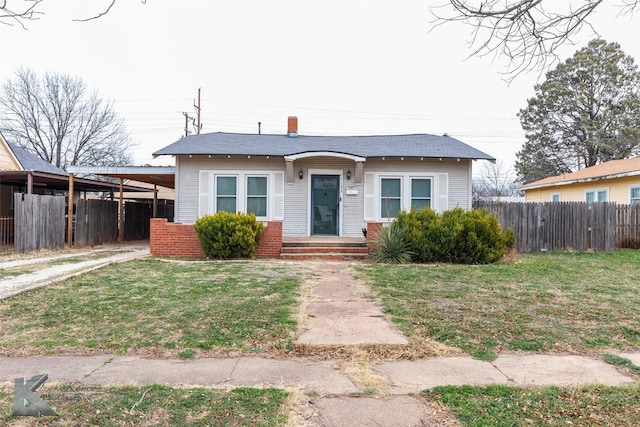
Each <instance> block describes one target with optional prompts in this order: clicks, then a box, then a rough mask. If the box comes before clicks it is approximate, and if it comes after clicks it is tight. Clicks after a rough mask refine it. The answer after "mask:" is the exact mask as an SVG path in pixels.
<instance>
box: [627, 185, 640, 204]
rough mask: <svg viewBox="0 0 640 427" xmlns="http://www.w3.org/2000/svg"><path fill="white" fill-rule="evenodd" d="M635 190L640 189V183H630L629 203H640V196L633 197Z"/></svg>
mask: <svg viewBox="0 0 640 427" xmlns="http://www.w3.org/2000/svg"><path fill="white" fill-rule="evenodd" d="M633 190H638V191H640V185H630V186H629V204H630V205H635V204H640V197H638V198H634V197H633ZM634 200H635V202H634Z"/></svg>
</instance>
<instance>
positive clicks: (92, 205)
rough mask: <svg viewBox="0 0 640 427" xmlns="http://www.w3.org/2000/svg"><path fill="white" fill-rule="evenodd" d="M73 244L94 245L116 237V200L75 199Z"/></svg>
mask: <svg viewBox="0 0 640 427" xmlns="http://www.w3.org/2000/svg"><path fill="white" fill-rule="evenodd" d="M74 224H75V232H74V237H73V242H74V245H75V246H95V245H101V244H103V243H109V242H115V241H116V240H117V239H118V202H114V201H111V200H93V199H91V200H85V199H78V200H77V201H76V214H75V221H74Z"/></svg>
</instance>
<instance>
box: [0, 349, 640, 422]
mask: <svg viewBox="0 0 640 427" xmlns="http://www.w3.org/2000/svg"><path fill="white" fill-rule="evenodd" d="M619 356H621V357H625V358H628V359H630V360H631V361H632V362H633V363H634V364H638V365H640V353H631V354H625V353H621V354H619ZM372 369H373V371H374V372H375V373H376V374H379V375H381V376H382V377H384V379H385V381H386V383H384V384H383V387H382V389H379V390H377V392H376V393H375V394H376V397H365V396H370V395H371V393H370V390H368V389H367V387H366V386H365V385H363V384H358V383H357V380H354V379H353V378H350V377H349V375H347V374H346V373H345V371H344V370H342V369H341V362H340V361H336V360H328V361H310V360H305V359H302V358H297V359H288V360H277V359H267V358H260V357H235V358H218V359H214V358H207V359H197V360H188V361H183V360H167V359H148V358H143V357H137V356H116V355H109V354H107V355H98V356H87V357H65V356H37V357H15V358H14V357H0V384H4V385H5V386H7V387H10V386H11V385H12V384H13V381H14V379H16V378H30V377H32V376H33V375H36V374H48V376H49V382H48V385H49V386H51V385H56V384H75V385H97V386H112V385H136V386H142V387H144V386H146V385H150V384H165V385H170V386H202V387H214V388H235V387H258V388H261V387H278V388H283V389H287V390H290V391H293V390H295V391H297V392H300V393H304V394H300V393H299V394H298V395H304V396H311V395H313V396H316V397H314V398H313V399H310V398H305V399H303V401H302V403H300V406H301V408H298V411H300V412H303V413H304V414H305V416H304V418H305V419H304V421H300V422H295V423H294V425H305V426H325V427H328V426H344V425H349V426H370V425H380V426H419V425H427V426H436V425H445V424H446V425H459V424H457V420H456V419H455V417H452V416H451V414H449V413H443V411H442V408H441V407H439V406H437V405H435V404H433V403H430V402H428V401H426V400H425V399H421V398H420V397H419V394H420V392H422V391H423V390H425V389H429V388H433V387H436V386H444V385H463V384H468V385H490V384H508V385H514V386H531V385H540V386H543V385H559V386H581V385H589V384H605V385H614V386H619V385H627V384H633V383H635V379H634V378H633V377H632V376H630V375H626V374H624V373H621V372H620V371H618V370H617V369H616V368H614V367H613V366H611V365H609V364H606V363H605V362H603V361H602V360H598V359H592V358H588V357H581V356H551V355H503V356H500V357H498V359H496V360H495V361H493V362H484V361H479V360H475V359H472V358H469V357H450V358H434V359H423V360H416V361H397V362H384V363H380V364H378V365H374V366H373V367H372ZM445 421H446V422H445Z"/></svg>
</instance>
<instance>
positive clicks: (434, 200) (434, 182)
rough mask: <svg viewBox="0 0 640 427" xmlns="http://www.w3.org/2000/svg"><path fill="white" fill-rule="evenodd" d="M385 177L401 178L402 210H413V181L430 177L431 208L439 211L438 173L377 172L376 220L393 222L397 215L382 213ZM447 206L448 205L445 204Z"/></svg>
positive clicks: (375, 192)
mask: <svg viewBox="0 0 640 427" xmlns="http://www.w3.org/2000/svg"><path fill="white" fill-rule="evenodd" d="M383 179H399V180H400V210H403V211H407V212H408V211H410V210H411V199H412V194H411V183H412V182H413V180H414V179H428V180H429V181H431V198H430V208H431V209H433V210H435V211H438V204H439V200H438V193H437V192H436V189H437V188H438V185H439V182H438V179H437V174H436V173H425V174H420V173H406V174H397V173H396V174H393V173H376V174H375V181H374V182H375V183H376V188H375V191H374V194H375V206H374V209H375V211H374V213H375V220H376V221H381V222H391V221H393V219H394V218H395V217H391V218H387V217H386V216H383V214H382V211H381V210H382V198H383V194H381V193H382V180H383ZM445 208H446V206H445Z"/></svg>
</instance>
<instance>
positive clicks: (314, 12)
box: [0, 0, 640, 171]
mask: <svg viewBox="0 0 640 427" xmlns="http://www.w3.org/2000/svg"><path fill="white" fill-rule="evenodd" d="M556 1H563V2H565V3H567V4H568V3H570V2H569V1H568V0H556ZM110 2H111V1H110V0H91V1H88V0H74V1H71V0H55V1H54V0H48V1H45V3H44V6H43V7H42V10H43V11H44V12H45V14H44V15H42V16H41V17H40V19H39V20H38V21H34V22H30V23H27V26H28V29H27V30H24V29H22V28H20V27H19V26H14V27H10V26H7V25H2V24H0V46H2V50H1V53H0V81H6V80H7V79H9V78H12V77H13V76H14V75H15V70H16V69H17V68H18V67H21V66H22V67H26V68H31V69H33V70H34V71H35V72H36V73H38V74H39V75H41V74H44V73H45V72H49V71H56V72H63V73H68V74H72V75H76V76H78V77H80V78H82V79H83V80H84V81H85V82H86V83H87V85H88V86H89V87H90V88H91V89H95V90H97V91H98V92H99V93H100V94H101V95H102V96H103V97H104V98H105V99H108V100H113V101H114V103H115V107H116V110H117V111H118V112H119V113H120V114H121V115H122V116H123V117H124V118H125V119H126V122H127V126H128V129H129V131H130V133H131V136H132V138H133V140H134V142H135V143H136V144H137V145H136V147H135V150H134V153H133V154H134V161H135V163H136V164H138V165H143V164H154V165H162V164H172V162H173V160H172V159H170V158H159V159H155V160H154V159H152V157H151V153H152V152H153V151H155V150H158V149H160V148H162V147H164V146H166V145H169V144H171V143H173V142H175V141H176V140H178V139H179V138H180V137H181V135H183V134H184V125H185V119H184V115H183V114H182V113H183V112H188V113H189V114H190V115H191V116H195V109H194V107H193V105H194V100H195V99H196V97H197V92H198V88H201V91H202V92H201V106H202V116H201V120H202V123H203V129H202V132H203V133H204V132H216V131H223V132H242V133H253V132H257V130H258V122H262V132H263V133H285V132H286V124H287V116H290V115H295V116H298V122H299V132H300V134H304V135H366V134H407V133H432V134H443V133H445V132H446V133H448V134H450V135H452V136H454V137H456V138H458V139H460V140H461V141H463V142H465V143H467V144H469V145H471V146H473V147H475V148H478V149H480V150H482V151H484V152H486V153H488V154H490V155H492V156H494V157H496V158H498V159H499V160H503V161H504V162H505V164H507V165H509V166H511V165H513V162H514V161H515V153H516V152H517V151H518V150H519V149H520V148H521V146H522V143H523V142H524V134H523V132H522V130H521V127H520V123H519V121H518V118H517V117H516V114H517V112H518V110H519V109H520V108H523V107H525V106H526V100H527V98H529V97H531V96H533V94H534V89H533V86H534V84H535V83H536V81H538V79H539V78H540V76H539V74H538V73H528V74H526V75H521V76H519V77H518V78H517V79H516V80H515V81H514V82H512V83H511V84H510V85H508V84H507V83H506V82H505V81H504V79H503V78H504V76H502V75H501V73H502V72H503V71H504V61H503V60H502V59H500V58H498V59H496V60H493V61H492V59H491V58H471V59H468V60H465V59H466V58H467V56H468V55H469V53H470V52H469V49H468V45H467V43H466V42H467V40H468V38H469V31H470V28H469V27H467V26H464V25H462V24H449V25H446V26H444V27H440V28H436V29H434V30H433V31H430V29H431V27H432V26H431V25H430V20H431V19H432V17H431V16H430V14H429V7H432V6H436V5H438V4H442V3H446V1H445V0H422V1H416V0H289V1H286V0H281V1H274V0H253V1H249V0H216V1H212V0H207V1H206V0H202V1H195V0H180V1H175V0H174V1H168V0H147V3H146V4H142V3H141V2H140V1H137V0H118V1H117V2H116V4H115V5H114V6H113V8H112V9H111V11H110V12H109V13H108V14H107V15H105V16H103V17H101V18H100V19H97V20H92V21H89V22H74V21H73V19H81V18H86V17H90V16H94V15H96V14H97V13H99V12H101V11H103V10H104V9H106V7H107V6H108V5H109V4H110ZM605 3H607V5H604V6H601V9H600V12H599V13H598V15H597V16H596V17H595V19H594V20H593V23H594V25H595V27H596V29H597V30H598V31H599V33H600V35H601V36H602V37H603V38H605V39H606V40H607V41H609V42H613V41H615V42H618V43H620V44H621V46H622V49H623V50H624V51H625V52H626V53H627V54H630V55H632V56H633V57H634V58H635V59H636V62H638V61H640V19H639V18H637V17H636V18H635V19H632V18H630V17H619V18H617V19H616V14H617V10H616V9H614V8H612V7H611V6H610V5H609V4H610V3H616V2H615V1H609V2H605ZM594 37H595V35H594V34H593V33H592V32H590V31H588V30H586V31H584V32H583V33H581V34H580V36H579V37H575V38H574V42H575V43H576V45H575V46H567V47H566V48H565V49H564V50H563V51H562V55H563V57H564V58H566V57H569V56H571V55H572V54H573V53H574V52H575V51H576V50H577V49H578V48H580V47H583V46H585V45H586V44H587V42H588V41H589V40H590V39H592V38H594ZM477 166H478V165H476V167H475V171H477V170H478V169H479V168H478V167H477Z"/></svg>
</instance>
